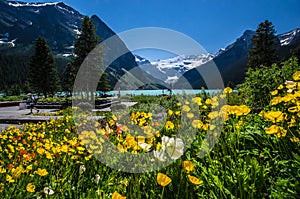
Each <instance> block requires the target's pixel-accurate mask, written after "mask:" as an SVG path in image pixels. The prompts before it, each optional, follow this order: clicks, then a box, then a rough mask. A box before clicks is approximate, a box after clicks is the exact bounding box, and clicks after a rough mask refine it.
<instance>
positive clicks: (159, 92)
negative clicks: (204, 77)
mask: <svg viewBox="0 0 300 199" xmlns="http://www.w3.org/2000/svg"><path fill="white" fill-rule="evenodd" d="M118 92H119V91H110V92H108V93H107V94H110V95H118ZM202 92H203V90H201V89H199V90H197V89H195V90H172V94H175V95H179V94H194V95H195V94H199V93H202ZM205 92H206V93H208V94H214V93H219V92H221V90H205ZM162 94H166V95H169V94H170V91H168V90H121V91H120V95H121V96H126V95H130V96H135V95H148V96H156V95H162Z"/></svg>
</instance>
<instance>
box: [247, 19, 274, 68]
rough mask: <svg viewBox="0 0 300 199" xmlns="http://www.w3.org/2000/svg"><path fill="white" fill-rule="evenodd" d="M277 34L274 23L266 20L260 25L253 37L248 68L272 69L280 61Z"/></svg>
mask: <svg viewBox="0 0 300 199" xmlns="http://www.w3.org/2000/svg"><path fill="white" fill-rule="evenodd" d="M275 33H276V31H275V29H274V26H273V24H272V22H270V21H268V20H265V21H264V22H262V23H260V24H259V26H258V28H257V30H256V33H255V35H254V36H253V40H252V44H253V47H252V49H250V51H249V54H248V67H252V68H258V67H260V66H261V65H264V66H267V67H270V66H271V65H272V64H273V63H277V62H278V61H279V59H278V56H277V53H276V51H277V47H278V46H279V40H278V38H277V37H276V36H275Z"/></svg>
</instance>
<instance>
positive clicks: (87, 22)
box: [64, 16, 101, 91]
mask: <svg viewBox="0 0 300 199" xmlns="http://www.w3.org/2000/svg"><path fill="white" fill-rule="evenodd" d="M80 32H81V33H80V34H79V35H78V38H77V39H76V41H75V44H74V51H73V53H74V55H75V56H74V58H73V59H72V60H71V61H70V62H69V64H68V66H67V68H66V70H65V72H64V84H65V85H64V86H65V87H66V89H67V91H71V90H72V89H73V88H72V86H73V84H74V81H75V78H76V75H77V72H78V70H79V68H80V66H81V64H82V63H83V61H84V60H85V58H86V57H87V56H88V55H89V54H90V52H91V51H92V50H93V49H94V48H95V47H96V46H97V45H98V43H99V42H100V41H101V39H100V38H99V37H98V35H97V34H96V27H95V26H94V25H93V21H92V20H91V19H90V18H89V17H87V16H85V17H84V18H83V20H82V26H81V28H80ZM100 65H101V63H99V66H100ZM87 72H89V73H91V71H87ZM91 75H95V74H86V78H89V77H90V76H91ZM82 86H86V87H88V85H82ZM87 90H88V88H87Z"/></svg>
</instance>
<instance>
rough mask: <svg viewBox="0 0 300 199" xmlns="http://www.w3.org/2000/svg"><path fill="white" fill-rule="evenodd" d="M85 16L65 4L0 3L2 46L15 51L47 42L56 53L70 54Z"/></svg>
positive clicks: (0, 40) (0, 39)
mask: <svg viewBox="0 0 300 199" xmlns="http://www.w3.org/2000/svg"><path fill="white" fill-rule="evenodd" d="M82 18H83V15H82V14H80V13H79V12H78V11H76V10H75V9H73V8H72V7H70V6H68V5H67V4H65V3H63V2H47V3H26V2H20V1H1V2H0V19H1V20H0V42H1V44H2V45H3V44H6V46H8V47H9V46H10V47H15V46H17V45H18V44H22V45H28V44H32V43H33V41H35V39H36V38H37V37H38V36H43V37H44V38H46V40H47V42H48V44H49V45H50V47H51V48H52V50H54V51H56V52H60V53H64V52H70V51H71V50H72V45H73V42H74V39H75V37H76V35H77V34H79V33H80V31H79V27H80V25H81V20H82Z"/></svg>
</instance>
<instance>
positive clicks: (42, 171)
mask: <svg viewBox="0 0 300 199" xmlns="http://www.w3.org/2000/svg"><path fill="white" fill-rule="evenodd" d="M35 173H36V174H38V175H40V176H46V175H48V172H47V170H46V169H41V168H38V169H37V170H36V172H35Z"/></svg>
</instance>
